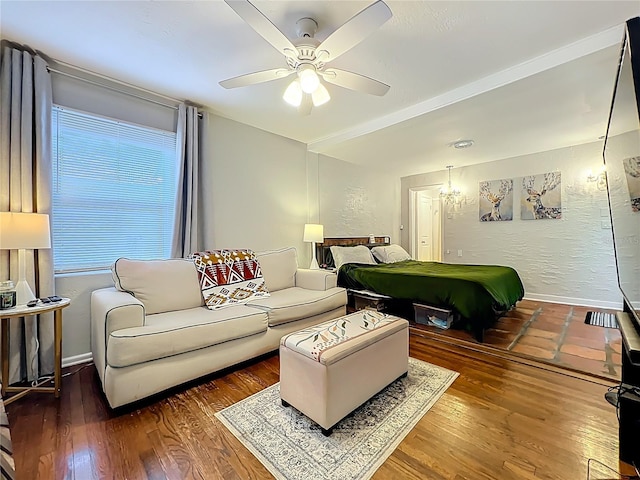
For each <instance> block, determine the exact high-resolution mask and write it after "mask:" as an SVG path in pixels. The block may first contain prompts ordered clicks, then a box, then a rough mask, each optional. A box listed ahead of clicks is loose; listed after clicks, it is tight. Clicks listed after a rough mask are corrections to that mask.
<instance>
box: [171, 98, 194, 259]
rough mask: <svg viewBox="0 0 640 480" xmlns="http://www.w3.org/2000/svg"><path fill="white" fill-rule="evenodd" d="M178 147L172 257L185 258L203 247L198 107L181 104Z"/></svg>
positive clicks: (179, 109)
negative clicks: (201, 235)
mask: <svg viewBox="0 0 640 480" xmlns="http://www.w3.org/2000/svg"><path fill="white" fill-rule="evenodd" d="M176 132H177V135H176V149H177V154H178V162H179V163H178V191H177V197H176V217H175V222H174V227H173V228H174V230H173V243H172V246H171V256H172V257H173V258H184V257H187V256H189V254H191V253H193V252H196V251H198V250H200V241H199V239H200V236H199V232H198V226H199V221H198V197H199V189H198V184H199V182H200V172H199V165H200V157H199V150H198V140H199V137H198V109H197V108H196V107H193V106H191V105H185V104H184V103H183V104H180V106H179V107H178V126H177V130H176Z"/></svg>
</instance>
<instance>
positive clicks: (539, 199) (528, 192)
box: [521, 172, 562, 220]
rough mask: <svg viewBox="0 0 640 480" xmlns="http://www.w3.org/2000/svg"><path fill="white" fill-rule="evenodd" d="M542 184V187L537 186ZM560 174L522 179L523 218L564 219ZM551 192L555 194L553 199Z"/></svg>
mask: <svg viewBox="0 0 640 480" xmlns="http://www.w3.org/2000/svg"><path fill="white" fill-rule="evenodd" d="M540 183H541V184H542V185H541V186H540V187H537V185H539V184H540ZM560 184H561V176H560V172H551V173H545V174H542V175H531V176H528V177H524V178H523V179H522V194H523V201H522V215H521V216H522V218H523V219H535V220H538V219H541V218H562V205H561V203H560V188H559V187H560ZM549 192H553V193H554V195H553V197H554V198H551V195H549Z"/></svg>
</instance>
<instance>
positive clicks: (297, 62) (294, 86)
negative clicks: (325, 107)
mask: <svg viewBox="0 0 640 480" xmlns="http://www.w3.org/2000/svg"><path fill="white" fill-rule="evenodd" d="M225 2H226V3H227V4H228V5H229V6H230V7H231V8H232V9H233V10H234V11H235V12H236V13H237V14H238V15H239V16H240V17H241V18H242V19H243V20H244V21H245V22H247V23H248V24H249V26H251V28H253V29H254V30H255V31H256V32H257V33H259V34H260V35H261V36H262V37H263V38H264V39H265V40H266V41H267V42H269V43H270V44H271V45H272V46H273V47H274V48H275V49H276V50H278V51H279V52H280V53H282V54H283V55H284V56H285V57H286V61H287V68H274V69H271V70H264V71H260V72H254V73H248V74H246V75H240V76H238V77H233V78H229V79H227V80H223V81H221V82H220V85H221V86H222V87H224V88H237V87H245V86H247V85H253V84H256V83H263V82H269V81H271V80H277V79H279V78H284V77H288V76H289V75H293V74H297V78H296V79H295V80H293V82H291V84H289V86H288V87H287V89H286V90H285V93H284V95H283V98H284V100H285V101H286V102H287V103H289V104H291V105H293V106H296V107H298V110H299V111H300V113H302V114H304V115H309V114H310V113H311V109H312V107H314V106H316V107H318V106H320V105H322V104H324V103H326V102H328V101H329V100H330V99H331V97H330V96H329V92H328V91H327V89H326V87H325V86H324V85H323V84H322V82H321V81H320V78H319V77H322V78H323V79H324V80H325V81H327V82H329V83H332V84H334V85H338V86H339V87H343V88H348V89H350V90H356V91H360V92H365V93H369V94H371V95H378V96H382V95H384V94H385V93H387V91H388V90H389V85H386V84H384V83H382V82H379V81H378V80H374V79H372V78H369V77H365V76H364V75H360V74H359V73H354V72H349V71H346V70H340V69H338V68H326V66H327V63H329V62H331V61H333V60H335V59H336V58H338V57H339V56H340V55H342V54H343V53H345V52H346V51H347V50H349V49H350V48H353V47H354V46H355V45H357V44H358V43H360V42H361V41H362V40H364V38H365V37H367V36H368V35H370V34H371V33H373V32H374V31H375V30H376V29H378V28H379V27H380V26H381V25H382V24H384V23H385V22H386V21H387V20H389V19H390V18H391V17H392V15H393V14H392V13H391V9H389V7H388V6H387V4H386V3H384V2H383V1H382V0H378V1H376V2H374V3H372V4H371V5H369V6H368V7H366V8H365V9H364V10H362V11H360V12H359V13H357V14H356V15H354V16H353V17H352V18H351V19H350V20H348V21H347V22H346V23H344V24H343V25H342V26H341V27H339V28H338V29H337V30H336V31H334V32H333V33H332V34H331V35H329V36H328V37H327V38H326V39H325V40H324V41H323V42H320V41H318V40H316V39H315V38H314V35H315V33H316V30H317V28H318V23H317V22H316V21H315V20H314V19H312V18H308V17H307V18H301V19H300V20H298V21H297V22H296V26H297V33H298V38H296V39H293V40H289V39H288V38H287V37H286V36H285V35H284V33H282V32H281V31H280V30H279V29H278V28H277V27H276V26H275V25H274V24H273V23H271V21H270V20H269V19H268V18H267V17H266V16H265V15H264V14H263V13H262V12H261V11H260V10H258V9H257V8H256V7H255V6H254V5H253V4H252V3H251V2H250V1H249V0H225Z"/></svg>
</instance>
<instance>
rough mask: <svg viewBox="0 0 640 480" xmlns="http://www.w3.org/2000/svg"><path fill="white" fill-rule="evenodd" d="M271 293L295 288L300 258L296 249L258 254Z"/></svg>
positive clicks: (290, 248) (289, 248)
mask: <svg viewBox="0 0 640 480" xmlns="http://www.w3.org/2000/svg"><path fill="white" fill-rule="evenodd" d="M256 257H258V260H259V261H260V267H261V268H262V275H263V276H264V280H265V282H266V283H267V288H268V289H269V292H272V293H273V292H275V291H277V290H282V289H283V288H290V287H295V285H296V271H297V270H298V257H297V254H296V249H295V248H294V247H288V248H283V249H282V250H271V251H268V252H260V253H256Z"/></svg>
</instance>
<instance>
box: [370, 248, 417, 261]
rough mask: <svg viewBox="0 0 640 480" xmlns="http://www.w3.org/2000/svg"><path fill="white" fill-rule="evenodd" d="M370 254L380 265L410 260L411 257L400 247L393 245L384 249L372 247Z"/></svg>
mask: <svg viewBox="0 0 640 480" xmlns="http://www.w3.org/2000/svg"><path fill="white" fill-rule="evenodd" d="M371 253H373V256H374V257H376V258H377V259H378V260H379V261H380V262H382V263H396V262H402V261H404V260H411V255H409V254H408V253H407V251H406V250H405V249H404V248H402V247H401V246H400V245H395V244H394V245H389V246H386V247H373V248H372V249H371Z"/></svg>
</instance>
